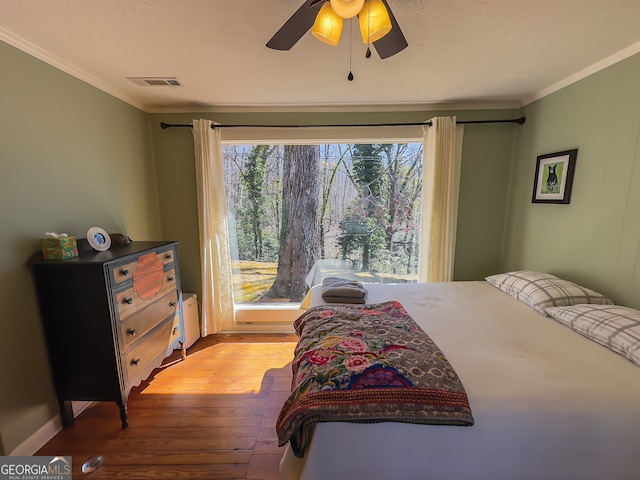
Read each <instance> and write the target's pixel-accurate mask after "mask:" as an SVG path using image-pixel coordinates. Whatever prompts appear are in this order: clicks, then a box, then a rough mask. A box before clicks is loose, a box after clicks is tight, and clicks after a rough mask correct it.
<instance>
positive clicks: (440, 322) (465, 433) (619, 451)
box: [280, 282, 640, 480]
mask: <svg viewBox="0 0 640 480" xmlns="http://www.w3.org/2000/svg"><path fill="white" fill-rule="evenodd" d="M366 287H367V289H368V291H369V295H368V298H367V303H378V302H383V301H388V300H398V301H400V302H401V303H402V304H403V305H404V307H405V308H406V309H407V311H408V313H409V314H410V315H411V316H412V317H413V319H414V320H415V321H416V322H417V323H418V324H419V325H420V326H421V327H422V328H423V329H424V330H425V332H427V334H428V335H429V336H430V337H431V338H432V339H433V340H434V341H435V342H436V343H437V344H438V346H439V347H440V349H441V350H442V351H443V352H444V353H445V355H446V356H447V358H448V359H449V361H450V362H451V364H452V365H453V367H454V369H455V370H456V372H457V373H458V375H459V377H460V379H461V380H462V382H463V384H464V386H465V389H466V391H467V394H468V396H469V402H470V405H471V410H472V413H473V416H474V419H475V425H474V426H472V427H454V426H425V425H411V424H401V423H380V424H352V423H337V422H334V423H321V424H318V425H316V427H315V431H314V433H313V437H312V440H311V444H310V447H309V450H308V451H307V453H306V455H305V457H304V458H303V459H299V458H296V457H295V456H294V455H293V452H292V451H291V449H290V447H287V449H286V451H285V455H284V457H283V459H282V462H281V465H280V474H281V479H282V480H339V479H350V480H360V479H367V480H387V479H393V480H396V479H397V480H413V479H416V480H417V479H420V480H430V479H433V480H466V479H473V480H502V479H504V480H529V479H530V480H542V479H544V480H552V479H558V480H591V479H592V480H618V479H620V480H622V479H624V480H630V479H640V367H638V366H637V365H635V364H633V363H632V362H630V361H629V360H627V359H625V358H623V357H622V356H620V355H618V354H616V353H614V352H611V351H610V350H608V349H607V348H606V347H603V346H601V345H598V344H596V343H594V342H592V341H590V340H588V339H587V338H584V337H582V336H581V335H579V334H577V333H576V332H574V331H572V330H570V329H569V328H567V327H565V326H564V325H562V324H560V323H558V322H557V321H555V320H553V319H552V318H549V317H544V316H542V315H540V314H539V313H538V312H536V311H535V310H533V309H532V308H531V307H529V306H527V305H525V304H523V303H521V302H519V301H517V300H515V299H514V298H512V297H509V296H508V295H506V294H505V293H503V292H501V291H500V290H498V289H496V288H495V287H493V286H491V285H490V284H488V283H487V282H453V283H431V284H393V285H388V284H387V285H379V284H376V285H366ZM305 303H306V304H310V305H311V306H313V305H318V304H321V303H324V302H323V301H322V298H321V296H320V290H319V289H318V288H314V289H312V290H311V292H310V294H309V296H308V299H307V302H305Z"/></svg>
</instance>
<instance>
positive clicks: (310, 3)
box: [267, 0, 409, 59]
mask: <svg viewBox="0 0 640 480" xmlns="http://www.w3.org/2000/svg"><path fill="white" fill-rule="evenodd" d="M381 1H382V3H383V4H384V6H385V7H386V10H387V12H388V14H389V20H390V22H391V23H390V25H391V29H390V30H389V31H388V33H387V34H386V35H384V36H383V37H382V38H380V39H378V40H374V41H373V46H374V48H375V50H376V51H377V52H378V55H380V58H382V59H384V58H388V57H391V56H393V55H395V54H397V53H399V52H401V51H402V50H404V49H405V48H407V46H408V45H409V44H408V43H407V40H406V39H405V37H404V34H403V33H402V30H400V26H399V25H398V22H397V21H396V18H395V17H394V16H393V13H392V12H391V9H390V8H389V4H388V3H387V0H381ZM334 2H336V0H306V1H305V2H304V4H303V5H302V6H301V7H300V8H299V9H298V10H297V11H296V12H295V13H294V14H293V15H292V16H291V18H289V20H287V21H286V22H285V24H284V25H283V26H282V27H280V30H278V31H277V32H276V34H275V35H274V36H273V37H272V38H271V40H269V41H268V42H267V47H269V48H272V49H274V50H291V48H292V47H293V46H294V45H295V44H296V43H297V42H298V40H300V39H301V38H302V36H303V35H304V34H305V33H307V32H308V31H309V29H311V27H314V23H315V22H316V17H318V15H319V12H320V13H323V12H321V10H326V9H329V5H334V6H335V4H334ZM351 2H353V4H357V3H359V4H360V7H362V3H363V2H362V1H359V0H340V2H337V3H343V4H345V5H348V4H349V3H351ZM325 4H326V6H325ZM356 9H357V7H356ZM358 11H360V10H358ZM360 13H361V12H360ZM358 15H360V14H358ZM353 16H355V14H354V15H351V17H353ZM345 18H347V17H345ZM361 27H362V24H361ZM338 37H339V33H338ZM364 37H365V34H364V33H363V38H364ZM322 41H325V43H329V42H327V41H326V40H322ZM335 44H337V41H336V42H335ZM335 44H334V45H335Z"/></svg>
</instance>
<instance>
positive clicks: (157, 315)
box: [120, 290, 179, 350]
mask: <svg viewBox="0 0 640 480" xmlns="http://www.w3.org/2000/svg"><path fill="white" fill-rule="evenodd" d="M177 308H178V292H177V291H176V290H174V291H173V292H171V293H169V294H168V295H165V296H164V297H161V298H159V299H158V300H156V301H155V302H153V303H152V304H151V305H149V306H147V307H146V308H143V309H142V310H138V311H137V312H136V313H134V314H133V315H131V316H130V317H129V318H127V319H126V320H125V321H123V322H122V323H120V333H121V338H122V343H123V350H126V349H128V348H129V347H130V346H131V345H133V344H135V343H136V342H137V341H138V340H140V339H141V338H142V337H143V336H144V334H146V333H147V332H148V331H149V330H151V329H152V328H153V327H155V326H156V325H157V324H158V323H160V322H161V321H162V320H164V319H165V318H167V317H168V316H170V315H171V314H172V313H175V312H176V310H177ZM176 317H178V316H177V315H176ZM178 326H179V325H178ZM171 338H172V339H173V338H174V337H173V335H172V337H171Z"/></svg>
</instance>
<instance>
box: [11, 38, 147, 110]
mask: <svg viewBox="0 0 640 480" xmlns="http://www.w3.org/2000/svg"><path fill="white" fill-rule="evenodd" d="M0 40H2V41H3V42H5V43H8V44H9V45H12V46H14V47H16V48H17V49H19V50H22V51H23V52H25V53H28V54H29V55H31V56H32V57H35V58H37V59H39V60H42V61H43V62H45V63H48V64H49V65H51V66H53V67H55V68H57V69H58V70H62V71H63V72H65V73H68V74H69V75H71V76H73V77H75V78H77V79H78V80H82V81H83V82H85V83H88V84H89V85H91V86H93V87H95V88H97V89H99V90H102V91H103V92H105V93H108V94H109V95H112V96H114V97H116V98H118V99H120V100H122V101H123V102H126V103H128V104H129V105H131V106H134V107H136V108H138V109H140V110H144V111H146V109H145V107H144V105H141V104H139V103H138V102H136V101H135V100H134V99H132V98H129V97H128V96H126V95H124V94H123V93H122V92H120V91H118V90H115V89H113V88H112V87H110V86H109V85H107V84H106V83H104V82H102V81H101V80H99V79H98V78H96V77H94V76H93V75H91V74H89V73H87V72H85V71H84V70H82V69H80V68H78V67H76V66H75V65H73V64H71V63H68V62H65V61H64V60H62V59H61V58H59V57H56V56H55V55H52V54H51V53H49V52H47V51H46V50H44V49H42V48H40V47H38V46H37V45H35V44H33V43H31V42H29V41H27V40H25V39H24V38H22V37H20V36H18V35H16V34H14V33H13V32H10V31H9V30H7V29H5V28H3V27H0Z"/></svg>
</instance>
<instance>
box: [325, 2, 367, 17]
mask: <svg viewBox="0 0 640 480" xmlns="http://www.w3.org/2000/svg"><path fill="white" fill-rule="evenodd" d="M325 3H326V2H325ZM363 5H364V0H331V8H333V11H334V12H336V13H337V14H338V15H340V16H341V17H342V18H353V17H355V16H356V15H358V14H359V13H360V10H362V6H363Z"/></svg>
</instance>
